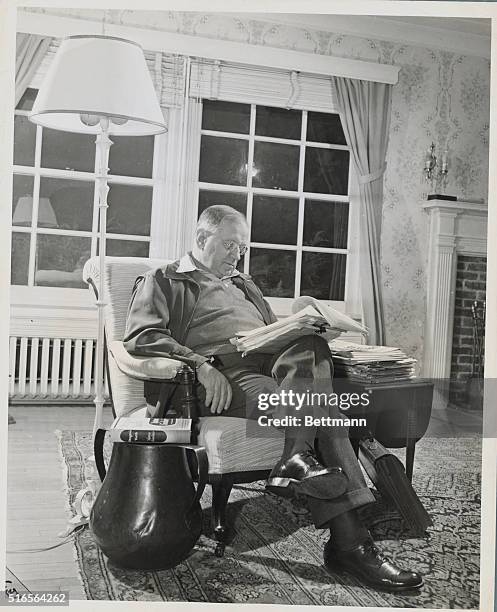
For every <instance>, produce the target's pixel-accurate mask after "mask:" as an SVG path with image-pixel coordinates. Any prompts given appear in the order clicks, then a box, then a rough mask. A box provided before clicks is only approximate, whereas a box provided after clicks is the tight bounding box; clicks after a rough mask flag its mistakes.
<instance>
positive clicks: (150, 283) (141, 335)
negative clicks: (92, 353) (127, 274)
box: [124, 274, 209, 367]
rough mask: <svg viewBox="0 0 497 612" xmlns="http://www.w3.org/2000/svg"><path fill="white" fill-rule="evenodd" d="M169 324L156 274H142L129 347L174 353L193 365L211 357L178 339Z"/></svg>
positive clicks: (128, 331) (131, 316)
mask: <svg viewBox="0 0 497 612" xmlns="http://www.w3.org/2000/svg"><path fill="white" fill-rule="evenodd" d="M168 327H169V308H168V305H167V302H166V298H165V296H164V293H163V292H162V289H161V288H160V286H159V284H158V283H157V280H156V278H155V274H146V275H145V276H140V277H138V279H137V281H136V283H135V287H134V289H133V295H132V297H131V302H130V305H129V308H128V316H127V319H126V331H125V334H124V346H125V348H126V350H127V351H128V352H129V353H131V354H132V355H142V356H147V357H171V358H173V359H178V360H180V361H184V362H185V363H187V364H188V365H190V366H192V367H200V366H201V365H202V364H203V363H205V362H206V361H209V359H208V358H207V357H204V356H203V355H199V354H198V353H195V352H194V351H192V350H191V349H189V348H188V347H186V346H183V345H182V344H180V343H179V342H177V341H176V340H175V339H174V338H173V337H172V336H171V332H170V330H169V328H168Z"/></svg>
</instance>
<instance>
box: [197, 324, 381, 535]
mask: <svg viewBox="0 0 497 612" xmlns="http://www.w3.org/2000/svg"><path fill="white" fill-rule="evenodd" d="M213 365H215V367H217V369H218V370H219V371H220V372H222V373H223V374H224V375H225V376H226V378H227V379H228V380H229V382H230V384H231V388H232V392H233V397H232V400H231V404H230V406H229V408H228V410H227V411H225V412H224V413H223V415H224V416H226V417H241V418H246V419H251V420H252V421H257V419H259V417H260V416H261V414H266V415H268V416H270V417H271V418H272V419H281V418H283V417H285V416H293V417H296V419H298V420H299V422H300V424H297V425H295V424H294V423H295V419H293V420H290V421H291V424H290V425H287V426H284V427H282V428H281V429H284V433H285V446H284V451H283V457H282V459H287V458H289V457H291V456H292V455H293V454H295V453H297V452H300V451H302V450H305V449H309V448H312V449H314V450H315V452H316V455H317V458H318V460H319V461H320V463H322V464H323V465H324V466H326V467H341V468H342V470H343V471H344V472H345V474H346V475H347V477H348V488H347V490H346V492H345V493H344V494H343V495H341V496H339V497H336V498H333V499H316V498H313V497H308V498H307V502H308V506H309V510H310V512H311V516H312V519H313V522H314V524H315V526H316V527H317V528H324V527H326V526H327V524H328V523H329V521H330V520H331V519H333V518H335V517H337V516H339V515H340V514H343V513H344V512H348V511H350V510H353V509H354V508H359V507H361V506H364V505H366V504H369V503H371V502H374V501H375V498H374V496H373V494H372V493H371V491H370V490H369V488H368V487H367V485H366V482H365V480H364V477H363V475H362V471H361V469H360V467H359V463H358V460H357V457H356V455H355V453H354V450H353V448H352V445H351V443H350V440H349V437H348V428H347V427H343V426H338V427H337V426H331V425H329V424H321V423H326V422H327V421H326V419H323V418H322V417H330V419H331V420H333V419H336V420H339V419H341V418H343V415H342V414H341V413H340V411H339V408H338V406H337V404H336V402H330V401H327V402H323V399H324V394H325V395H326V396H327V397H328V398H329V397H330V395H331V393H332V379H333V362H332V356H331V353H330V350H329V347H328V344H327V342H326V341H325V340H324V338H322V337H321V336H319V335H317V334H312V335H308V336H302V337H301V338H299V339H297V340H295V341H293V342H292V343H290V344H289V345H288V346H286V347H285V348H284V349H282V350H281V351H279V352H278V353H277V354H276V355H268V354H263V353H249V354H248V355H246V356H245V357H242V355H241V353H229V354H226V355H220V356H218V358H217V359H216V360H215V362H214V364H213ZM198 391H199V392H198V396H199V400H200V401H199V408H200V413H201V415H202V416H209V415H210V414H211V413H210V412H209V409H208V408H207V407H206V406H205V404H204V401H203V400H204V399H205V391H204V389H203V387H200V388H199V390H198ZM292 392H293V397H294V398H295V396H296V394H300V398H301V399H300V400H299V402H298V403H295V405H290V402H289V397H290V395H291V393H292ZM261 394H262V397H263V398H268V397H269V396H271V395H272V394H273V397H275V395H274V394H276V395H278V396H279V397H286V401H285V402H279V403H278V404H276V402H273V405H269V402H267V401H266V402H265V403H264V404H263V405H264V410H263V411H261V408H260V405H261V402H260V398H261ZM314 398H318V399H319V398H321V399H320V404H319V405H316V403H315V402H314ZM311 399H312V400H313V401H312V402H311V401H310V400H311ZM266 404H267V405H268V406H267V408H266ZM299 404H301V405H300V408H298V407H297V406H298V405H299ZM323 404H325V405H323ZM306 415H307V416H312V417H313V419H312V423H313V424H310V425H307V426H305V425H303V423H304V422H305V416H306ZM314 423H317V424H314ZM260 429H262V428H260ZM264 429H267V428H264ZM256 431H257V426H255V427H252V432H256ZM261 433H262V432H261ZM264 433H265V434H266V435H267V432H264ZM254 435H256V434H254ZM330 494H331V495H332V491H330Z"/></svg>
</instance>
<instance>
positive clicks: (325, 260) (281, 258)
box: [198, 100, 351, 305]
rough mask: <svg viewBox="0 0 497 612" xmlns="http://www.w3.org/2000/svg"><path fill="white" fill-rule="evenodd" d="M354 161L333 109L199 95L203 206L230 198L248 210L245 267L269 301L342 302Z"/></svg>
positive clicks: (200, 200)
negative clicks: (311, 299)
mask: <svg viewBox="0 0 497 612" xmlns="http://www.w3.org/2000/svg"><path fill="white" fill-rule="evenodd" d="M350 165H351V164H350V152H349V148H348V146H347V144H346V141H345V137H344V133H343V130H342V126H341V123H340V118H339V116H338V115H337V114H332V113H323V112H314V111H305V110H293V109H292V110H287V109H283V108H277V107H268V106H262V105H256V104H240V103H232V102H225V101H213V100H204V101H203V109H202V126H201V141H200V163H199V174H198V213H199V214H200V213H201V212H202V211H203V210H204V209H205V208H206V207H208V206H210V205H212V204H228V205H230V206H233V208H236V209H237V210H239V211H241V212H243V213H244V214H245V215H246V216H247V220H248V222H249V227H250V246H249V251H248V252H247V254H246V255H245V257H244V260H243V261H242V262H240V264H239V265H240V268H241V269H243V271H245V272H247V273H249V274H251V275H252V277H253V278H254V280H255V282H256V283H257V284H258V285H259V286H260V287H261V289H262V290H263V292H264V294H265V296H266V297H268V298H273V304H276V303H278V302H279V303H280V305H281V303H282V302H281V300H280V301H279V300H278V298H280V299H285V301H286V302H288V298H294V297H298V296H299V295H302V294H304V295H311V296H313V297H316V298H318V299H323V300H329V301H333V302H344V300H345V296H346V286H347V271H348V266H349V263H350V262H349V259H350V255H351V248H350V247H351V245H350V231H349V229H350V225H351V223H350V210H349V209H350V196H349V192H350V189H349V184H350Z"/></svg>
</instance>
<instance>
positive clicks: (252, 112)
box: [243, 104, 256, 274]
mask: <svg viewBox="0 0 497 612" xmlns="http://www.w3.org/2000/svg"><path fill="white" fill-rule="evenodd" d="M255 117H256V105H255V104H251V105H250V128H249V150H248V167H247V188H248V194H247V224H248V227H249V240H248V243H249V250H248V253H247V256H246V257H245V260H244V262H243V271H244V272H245V274H248V273H249V267H250V238H251V235H252V205H253V191H252V172H253V168H254V144H255V143H254V136H255Z"/></svg>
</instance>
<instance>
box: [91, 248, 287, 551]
mask: <svg viewBox="0 0 497 612" xmlns="http://www.w3.org/2000/svg"><path fill="white" fill-rule="evenodd" d="M167 263H168V262H167V261H165V260H157V259H145V258H138V257H106V260H105V278H104V291H105V295H104V296H103V297H104V301H105V303H106V306H105V309H104V319H105V340H106V372H107V381H108V387H109V394H110V401H111V404H112V409H113V412H114V415H115V416H123V415H129V414H136V413H142V414H143V415H144V416H145V415H146V414H147V413H151V412H153V411H154V410H155V406H149V405H147V403H146V401H145V399H144V382H145V381H156V382H157V381H159V382H162V383H166V384H167V383H168V382H171V381H172V380H173V379H174V378H175V377H176V376H177V374H178V372H179V371H180V370H181V368H182V367H184V364H183V362H180V361H176V360H173V359H168V358H165V357H135V356H132V355H130V354H129V353H128V352H127V351H126V349H125V348H124V345H123V342H122V340H123V337H124V331H125V325H126V313H127V309H128V304H129V301H130V298H131V293H132V290H133V285H134V283H135V280H136V278H137V277H138V276H140V275H141V274H144V273H145V272H147V271H148V270H151V269H155V268H158V267H160V266H163V265H165V264H167ZM83 278H84V279H85V281H86V282H87V283H88V284H89V285H90V287H91V288H92V290H93V291H94V293H95V296H96V293H97V289H96V288H97V287H98V286H99V262H98V258H96V257H93V258H92V259H90V260H88V261H87V262H86V264H85V267H84V270H83ZM246 424H247V422H246V420H245V419H242V418H234V417H230V418H227V417H223V416H212V417H210V416H209V417H202V418H200V422H199V431H198V437H197V443H198V444H199V445H201V446H204V447H205V449H206V452H207V457H208V461H209V483H210V485H211V486H212V517H213V528H214V534H215V538H216V540H217V547H216V555H218V556H222V555H223V554H224V548H225V544H226V537H227V529H226V506H227V504H228V499H229V496H230V492H231V489H232V487H233V485H234V484H237V483H243V482H253V481H255V480H259V479H261V478H266V477H267V475H268V473H269V470H270V469H271V468H272V467H273V466H274V464H275V463H276V462H277V461H278V460H279V459H280V457H281V453H282V450H283V435H281V437H271V438H267V439H262V438H261V439H259V438H254V437H253V436H250V438H247V436H246Z"/></svg>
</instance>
